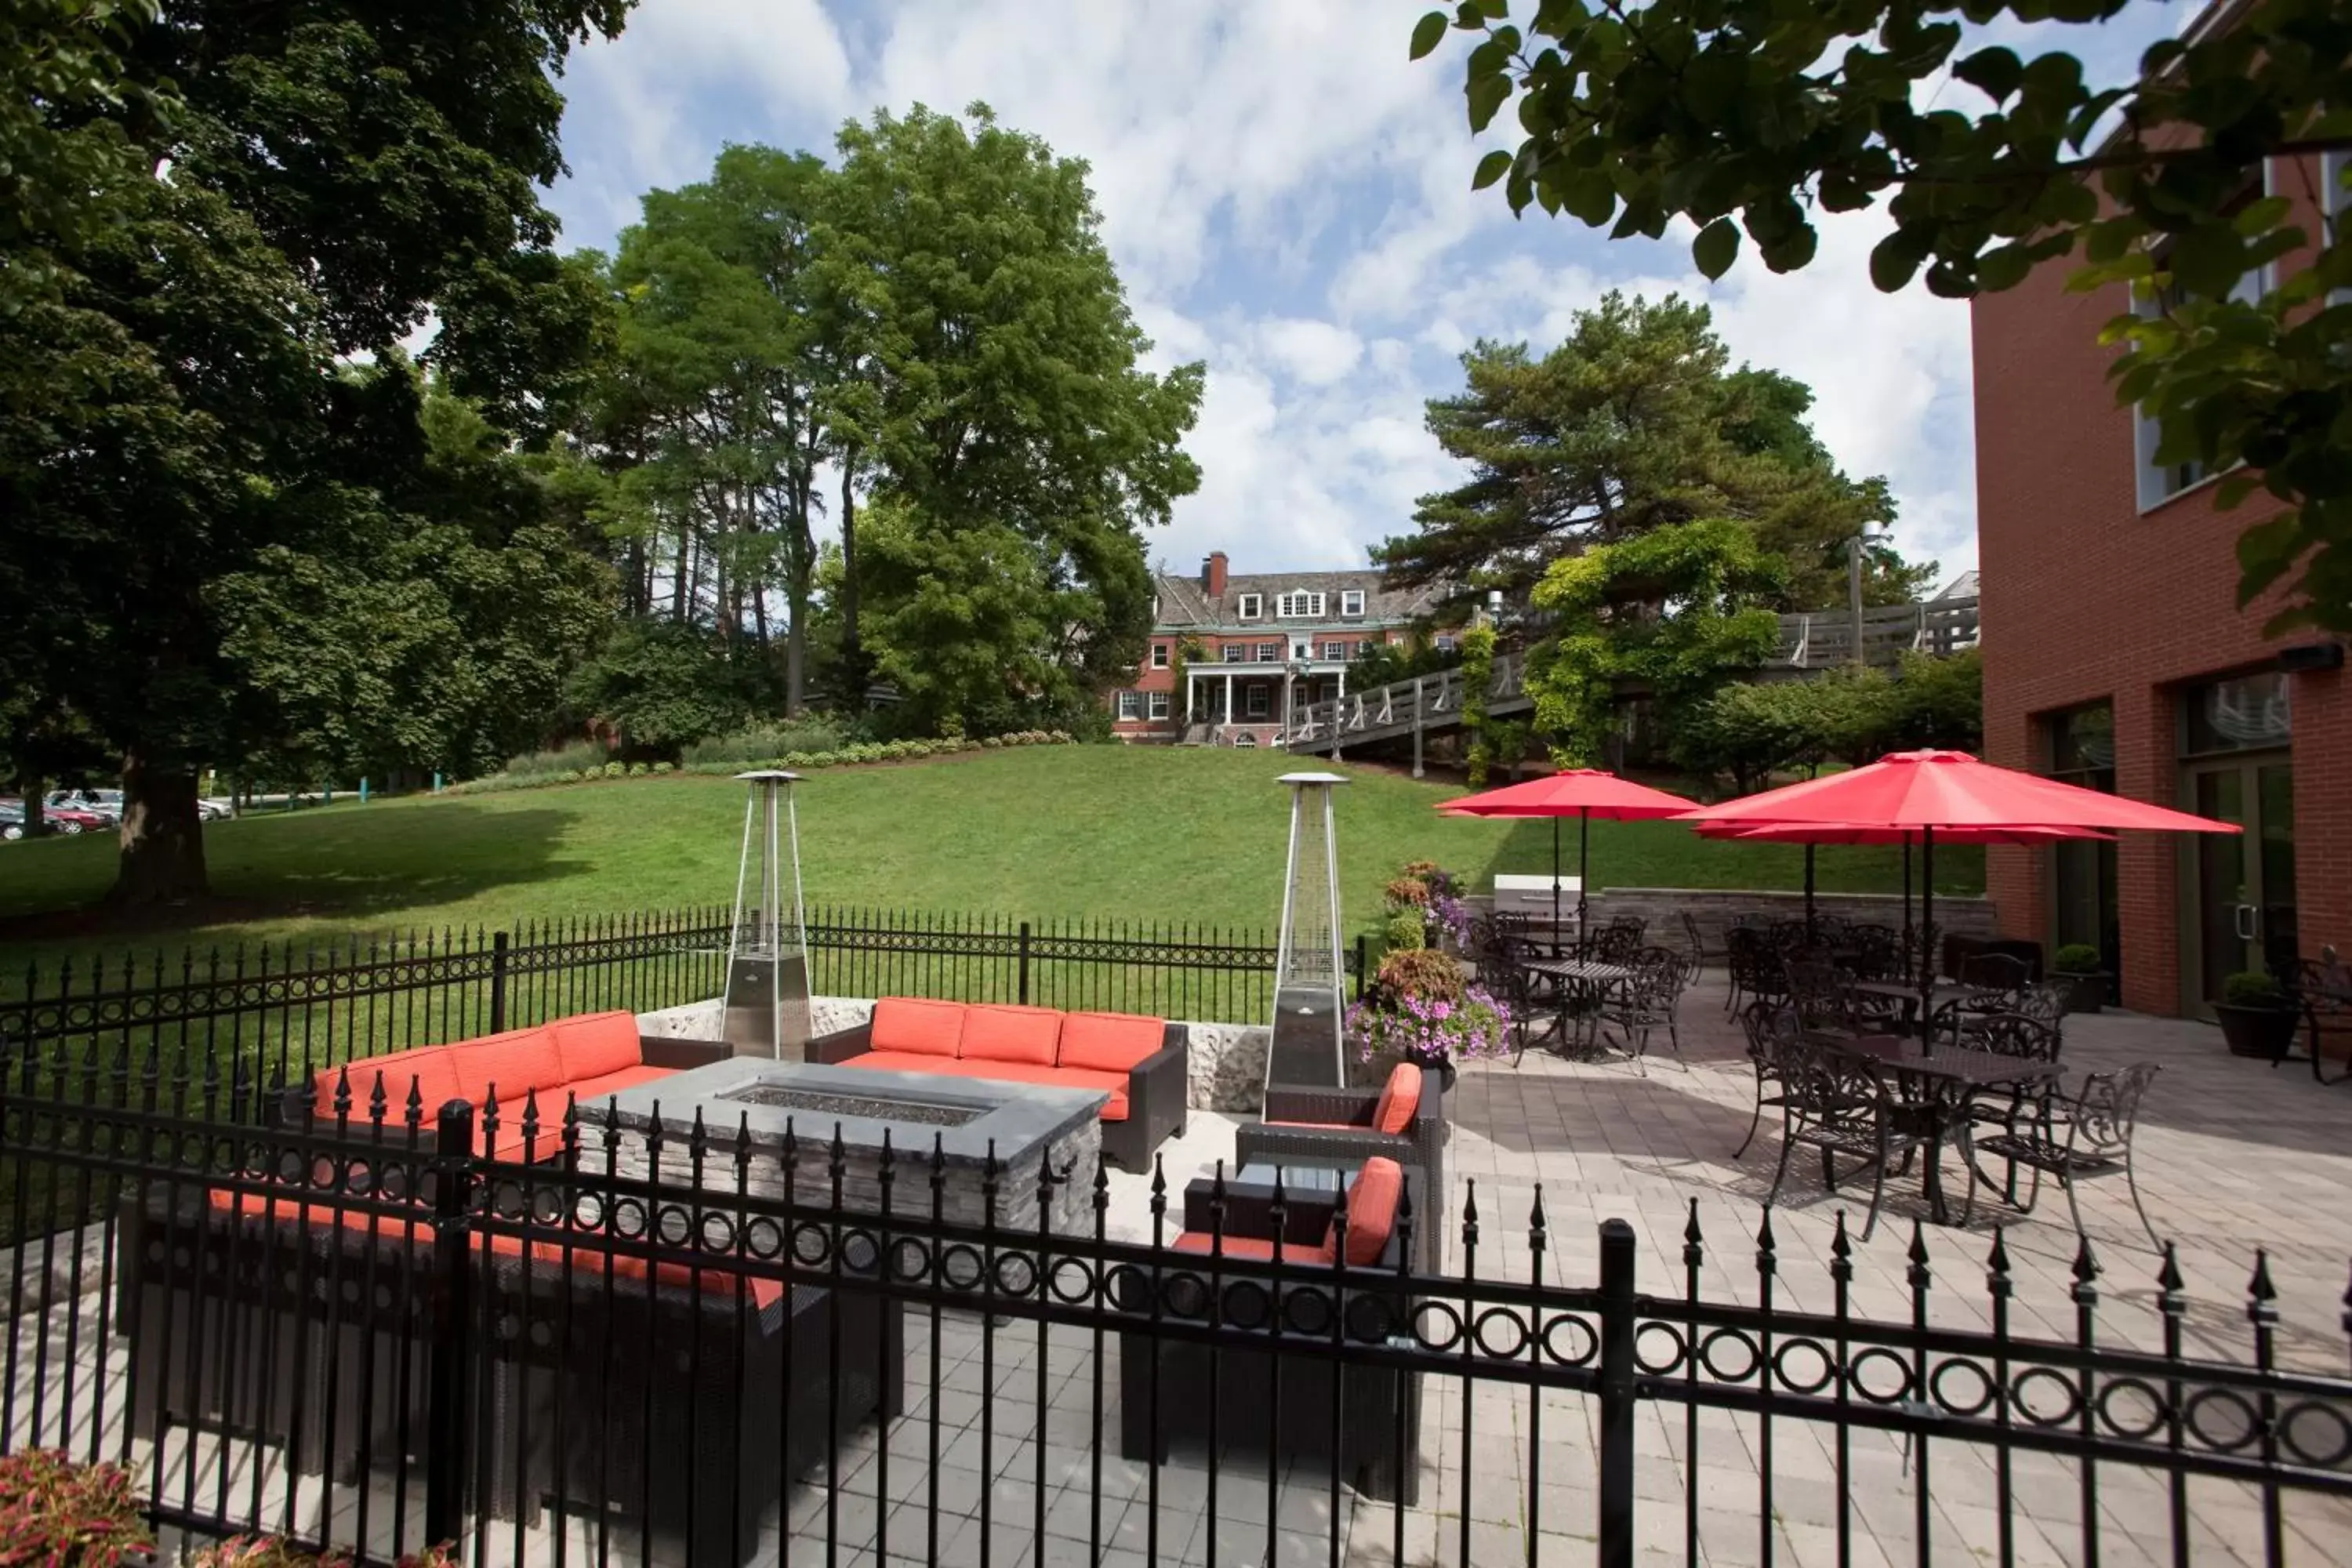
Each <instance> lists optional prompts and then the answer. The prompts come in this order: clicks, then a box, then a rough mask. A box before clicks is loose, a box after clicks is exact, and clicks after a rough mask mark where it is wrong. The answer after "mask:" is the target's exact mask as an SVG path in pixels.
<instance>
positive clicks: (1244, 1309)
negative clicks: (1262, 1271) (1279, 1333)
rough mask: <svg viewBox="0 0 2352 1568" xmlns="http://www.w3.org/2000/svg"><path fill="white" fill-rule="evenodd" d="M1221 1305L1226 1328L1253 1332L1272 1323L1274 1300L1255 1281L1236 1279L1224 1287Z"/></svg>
mask: <svg viewBox="0 0 2352 1568" xmlns="http://www.w3.org/2000/svg"><path fill="white" fill-rule="evenodd" d="M1222 1305H1223V1316H1224V1321H1225V1326H1226V1327H1227V1328H1234V1329H1245V1330H1253V1331H1255V1330H1259V1329H1264V1328H1265V1327H1267V1326H1268V1325H1269V1324H1270V1323H1272V1322H1273V1321H1274V1298H1273V1297H1272V1296H1271V1295H1269V1294H1268V1293H1267V1291H1266V1289H1265V1286H1263V1285H1261V1284H1259V1283H1258V1282H1257V1281H1256V1280H1255V1279H1237V1280H1234V1282H1233V1283H1232V1284H1230V1285H1228V1286H1226V1287H1225V1294H1224V1300H1223V1303H1222Z"/></svg>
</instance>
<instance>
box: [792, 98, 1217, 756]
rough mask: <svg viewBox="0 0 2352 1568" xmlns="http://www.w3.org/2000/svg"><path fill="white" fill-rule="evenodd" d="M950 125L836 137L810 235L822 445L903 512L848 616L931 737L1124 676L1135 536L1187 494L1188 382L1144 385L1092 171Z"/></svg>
mask: <svg viewBox="0 0 2352 1568" xmlns="http://www.w3.org/2000/svg"><path fill="white" fill-rule="evenodd" d="M966 112H967V117H968V118H969V120H970V121H971V123H970V124H969V125H967V124H966V123H965V122H964V121H960V120H958V119H956V118H955V117H953V116H950V115H940V114H935V113H932V112H931V111H929V110H926V109H923V108H921V107H920V106H918V107H917V108H916V109H915V110H912V111H911V112H910V113H908V114H907V115H905V116H904V117H898V116H894V115H890V114H887V113H877V114H876V115H875V116H874V118H873V119H872V120H871V121H869V122H866V123H855V122H853V123H851V124H849V125H847V126H845V127H844V129H843V131H842V132H841V136H840V142H839V146H840V153H841V162H840V165H839V171H838V186H839V189H838V193H837V200H836V205H835V206H834V208H833V211H834V214H835V216H834V220H833V222H832V223H831V224H830V225H829V226H828V227H827V229H826V231H825V234H824V243H825V245H826V246H827V247H828V248H829V249H830V251H831V254H832V258H833V264H834V266H835V268H837V270H838V273H839V274H840V276H839V277H838V278H837V279H836V280H835V282H834V284H833V285H832V287H833V289H834V294H833V297H834V298H835V299H836V300H841V301H843V305H842V308H843V310H845V314H846V316H847V318H848V320H847V321H845V324H844V326H843V328H842V332H843V335H842V337H841V338H840V339H839V340H838V341H839V342H840V343H841V344H842V345H843V347H842V348H841V349H840V350H838V351H837V352H839V353H843V354H844V356H845V358H844V361H843V363H842V365H841V371H842V374H840V375H839V376H838V377H837V384H838V385H839V387H840V388H841V390H840V391H838V392H837V393H836V394H835V403H834V407H835V416H836V418H837V420H838V427H837V434H836V437H835V439H836V442H837V443H838V444H839V445H840V446H841V447H842V448H844V450H845V455H846V456H847V457H848V458H849V460H851V461H852V462H854V463H855V465H856V470H857V472H858V474H859V475H860V476H861V477H862V478H863V479H864V480H865V481H866V483H867V485H868V486H869V488H870V489H871V491H872V493H873V495H874V496H875V497H876V498H877V499H878V500H887V501H888V502H889V503H891V504H892V505H894V506H896V507H897V508H898V509H900V510H899V511H898V515H897V516H896V517H894V518H893V519H892V520H891V522H890V526H889V528H887V530H877V529H871V528H868V529H864V530H861V531H859V532H858V533H857V534H856V536H855V542H854V544H853V545H852V550H851V553H850V557H849V561H848V563H847V565H848V571H847V574H846V580H847V582H848V583H849V584H852V585H853V587H854V591H855V593H856V595H857V601H856V603H857V604H858V605H862V608H853V607H851V606H847V605H845V611H846V612H847V613H848V614H850V615H853V616H862V617H863V618H864V619H865V620H866V622H867V623H869V624H870V625H871V626H874V627H875V628H877V629H875V630H874V631H873V633H872V635H873V637H875V638H876V639H877V642H878V641H879V640H881V639H883V638H885V637H887V640H888V644H889V646H888V649H887V654H878V653H877V657H880V658H881V659H882V662H883V664H884V665H885V667H886V668H887V670H888V671H889V673H890V674H891V676H892V677H893V679H896V680H898V682H899V683H900V684H901V685H902V687H903V688H904V689H907V690H908V691H909V693H910V694H915V695H916V698H917V700H915V701H914V702H913V703H912V704H911V707H912V710H913V712H914V716H915V717H916V718H917V720H918V721H923V722H936V721H945V720H947V719H950V718H955V719H962V718H966V717H969V716H970V715H971V712H972V711H973V710H974V707H975V705H977V706H982V707H987V708H989V709H990V710H996V709H998V708H1002V707H1004V706H1005V705H1008V704H1010V705H1013V706H1019V705H1023V704H1028V705H1032V706H1038V705H1043V706H1052V705H1055V704H1056V703H1066V702H1067V701H1068V700H1070V698H1071V697H1072V695H1073V694H1074V693H1083V692H1091V691H1093V690H1095V689H1099V688H1100V687H1101V686H1102V684H1103V683H1104V682H1106V681H1108V680H1109V679H1113V678H1114V676H1115V674H1116V672H1117V671H1118V670H1120V669H1122V668H1131V667H1132V665H1133V663H1134V660H1135V658H1136V657H1137V656H1138V654H1139V652H1140V648H1141V641H1142V637H1143V634H1144V632H1145V631H1146V629H1147V628H1148V626H1149V623H1150V614H1151V577H1150V566H1149V563H1148V561H1147V559H1146V555H1145V551H1144V547H1143V540H1142V532H1141V531H1142V530H1143V529H1144V528H1145V527H1147V526H1150V525H1151V524H1154V523H1159V522H1162V521H1166V519H1167V516H1168V512H1169V508H1170V506H1171V503H1172V502H1173V501H1174V500H1175V499H1176V498H1177V497H1179V496H1181V495H1185V494H1188V493H1190V492H1191V491H1192V490H1193V489H1196V488H1197V487H1198V485H1199V483H1200V474H1199V470H1198V468H1196V467H1195V465H1194V464H1193V462H1192V458H1189V457H1188V456H1186V455H1185V453H1184V452H1183V450H1182V447H1181V441H1182V438H1183V436H1184V434H1185V432H1186V431H1187V430H1189V429H1190V428H1191V427H1192V422H1193V420H1194V418H1195V417H1196V416H1197V413H1198V410H1199V405H1200V398H1201V389H1202V367H1201V366H1200V365H1199V364H1197V363H1195V364H1188V365H1182V366H1179V367H1177V368H1176V369H1175V370H1172V371H1171V372H1169V373H1168V374H1164V375H1161V374H1152V373H1150V372H1149V371H1147V370H1145V369H1144V368H1143V367H1142V363H1141V362H1142V359H1143V356H1144V355H1145V354H1146V353H1148V352H1149V351H1150V346H1151V345H1150V342H1149V341H1148V340H1147V339H1146V338H1145V337H1144V336H1143V334H1142V332H1141V331H1140V330H1139V328H1138V327H1137V326H1136V323H1135V320H1134V317H1133V316H1132V314H1131V313H1130V312H1129V310H1128V306H1127V300H1126V297H1125V295H1124V293H1123V291H1122V290H1121V289H1120V287H1119V282H1118V273H1117V271H1116V269H1115V268H1113V267H1112V265H1111V260H1110V256H1109V253H1108V251H1107V250H1106V249H1105V248H1104V247H1103V244H1102V239H1101V236H1100V234H1099V232H1098V231H1099V226H1100V220H1099V217H1098V216H1097V212H1096V209H1095V204H1094V196H1093V194H1092V192H1091V191H1090V190H1089V189H1088V188H1087V166H1086V164H1085V163H1082V162H1079V161H1077V160H1076V159H1070V158H1063V157H1057V156H1055V154H1054V153H1053V152H1052V150H1051V149H1050V148H1048V147H1047V146H1046V145H1045V143H1044V142H1041V141H1039V140H1038V139H1037V138H1035V137H1034V136H1028V135H1024V134H1021V133H1020V132H1013V131H1010V130H1007V129H1005V128H1003V127H1002V126H1000V125H998V124H997V123H996V120H995V117H994V115H993V114H992V113H991V112H990V111H989V110H988V108H987V106H985V105H983V104H975V105H973V106H972V107H971V109H970V110H967V111H966ZM870 516H871V512H870V510H869V517H870ZM885 534H887V539H886V538H885V537H884V535H885ZM886 546H887V559H885V553H886ZM981 606H985V609H984V611H983V610H982V609H981ZM925 622H929V623H930V624H932V625H933V626H936V627H938V628H939V629H938V630H937V631H936V632H935V633H929V634H926V635H924V636H921V637H913V636H910V635H908V628H910V627H912V626H916V625H919V624H922V623H925ZM856 624H857V623H856V621H852V622H851V624H850V625H849V626H845V637H862V636H863V635H864V634H861V633H857V632H856V631H854V630H853V627H854V626H856ZM886 625H887V627H888V628H889V630H888V631H887V633H886V632H885V631H883V630H881V629H879V628H881V627H883V626H886Z"/></svg>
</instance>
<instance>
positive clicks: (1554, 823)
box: [1551, 816, 1560, 952]
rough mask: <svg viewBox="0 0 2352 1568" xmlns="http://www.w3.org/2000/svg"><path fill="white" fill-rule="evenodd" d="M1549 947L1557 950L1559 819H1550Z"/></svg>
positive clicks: (1558, 943)
mask: <svg viewBox="0 0 2352 1568" xmlns="http://www.w3.org/2000/svg"><path fill="white" fill-rule="evenodd" d="M1551 945H1552V950H1553V951H1554V952H1558V951H1559V945H1560V942H1559V817H1557V816H1555V817H1553V818H1552V819H1551Z"/></svg>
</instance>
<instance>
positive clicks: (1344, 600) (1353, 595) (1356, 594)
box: [1339, 588, 1364, 616]
mask: <svg viewBox="0 0 2352 1568" xmlns="http://www.w3.org/2000/svg"><path fill="white" fill-rule="evenodd" d="M1339 613H1340V614H1341V615H1343V616H1360V615H1362V614H1363V613H1364V591H1363V590H1362V589H1361V588H1348V589H1344V590H1342V591H1341V593H1340V595H1339Z"/></svg>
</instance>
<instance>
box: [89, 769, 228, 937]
mask: <svg viewBox="0 0 2352 1568" xmlns="http://www.w3.org/2000/svg"><path fill="white" fill-rule="evenodd" d="M210 890H211V889H210V886H209V884H208V883H207V881H206V880H205V837H204V825H203V823H202V822H201V821H200V820H199V819H198V817H197V816H196V775H195V774H194V773H192V772H188V771H186V770H173V769H167V768H164V767H162V766H160V765H158V764H155V763H149V762H148V761H147V760H146V759H145V758H144V757H142V756H141V755H140V753H139V752H136V751H131V752H124V753H123V756H122V859H121V864H120V866H119V867H118V868H117V869H116V872H115V876H114V889H113V890H112V891H111V892H110V893H109V894H108V895H107V901H108V902H109V903H112V904H117V905H124V906H131V907H142V906H147V905H153V904H177V903H185V902H186V901H187V900H190V899H201V898H203V897H204V896H205V894H206V893H207V892H209V891H210Z"/></svg>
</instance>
